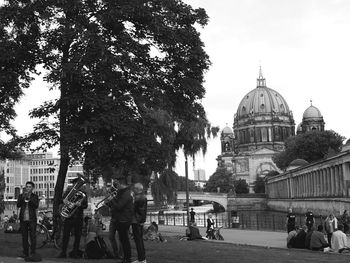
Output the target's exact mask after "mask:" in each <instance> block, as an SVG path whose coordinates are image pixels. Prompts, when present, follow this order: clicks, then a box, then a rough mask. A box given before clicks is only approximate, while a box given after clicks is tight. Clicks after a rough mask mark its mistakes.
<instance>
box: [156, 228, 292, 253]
mask: <svg viewBox="0 0 350 263" xmlns="http://www.w3.org/2000/svg"><path fill="white" fill-rule="evenodd" d="M159 230H160V231H161V233H162V234H163V233H164V235H165V236H179V235H185V230H186V227H183V226H163V225H159ZM199 230H200V233H201V234H202V236H205V231H206V228H204V227H199ZM220 233H221V234H222V236H223V237H224V239H225V242H228V243H234V244H241V245H252V246H263V247H277V248H286V242H287V241H286V238H287V233H284V232H272V231H259V230H241V229H224V228H222V229H221V230H220Z"/></svg>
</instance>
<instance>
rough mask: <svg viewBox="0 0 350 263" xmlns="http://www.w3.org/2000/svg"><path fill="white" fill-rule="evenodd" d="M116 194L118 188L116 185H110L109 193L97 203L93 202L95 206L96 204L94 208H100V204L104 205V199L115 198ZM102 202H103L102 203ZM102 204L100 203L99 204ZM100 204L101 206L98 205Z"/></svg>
mask: <svg viewBox="0 0 350 263" xmlns="http://www.w3.org/2000/svg"><path fill="white" fill-rule="evenodd" d="M117 194H118V188H116V187H114V186H113V185H111V189H110V191H109V194H108V195H107V196H106V197H105V198H103V199H102V200H101V201H100V202H98V203H97V204H95V206H96V209H99V208H101V207H102V206H104V205H106V204H105V201H106V200H108V199H109V200H112V199H114V198H116V196H117ZM102 203H103V204H102ZM101 204H102V205H101ZM100 205H101V206H100Z"/></svg>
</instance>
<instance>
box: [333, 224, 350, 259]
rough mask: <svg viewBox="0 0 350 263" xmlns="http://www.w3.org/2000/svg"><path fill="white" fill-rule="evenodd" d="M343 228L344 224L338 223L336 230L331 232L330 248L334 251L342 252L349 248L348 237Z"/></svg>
mask: <svg viewBox="0 0 350 263" xmlns="http://www.w3.org/2000/svg"><path fill="white" fill-rule="evenodd" d="M343 230H344V226H343V225H341V224H339V225H338V230H337V231H335V232H333V235H332V239H331V244H332V250H333V251H335V252H339V253H342V252H343V251H345V250H347V251H349V250H350V248H349V247H348V239H347V238H346V234H345V233H344V232H343Z"/></svg>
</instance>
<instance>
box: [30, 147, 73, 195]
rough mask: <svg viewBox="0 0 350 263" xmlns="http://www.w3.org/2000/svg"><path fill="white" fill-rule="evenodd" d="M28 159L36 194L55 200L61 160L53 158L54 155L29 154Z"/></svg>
mask: <svg viewBox="0 0 350 263" xmlns="http://www.w3.org/2000/svg"><path fill="white" fill-rule="evenodd" d="M26 158H28V159H29V160H30V179H31V181H33V182H34V184H35V189H34V192H35V193H36V194H37V195H38V196H39V198H42V197H45V198H47V197H49V199H53V197H54V194H55V183H56V180H57V175H58V169H59V166H60V158H58V157H53V155H52V153H33V154H27V155H26ZM66 180H67V179H66Z"/></svg>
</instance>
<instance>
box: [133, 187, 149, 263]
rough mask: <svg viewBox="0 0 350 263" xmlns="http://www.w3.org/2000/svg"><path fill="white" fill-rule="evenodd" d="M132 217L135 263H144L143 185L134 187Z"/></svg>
mask: <svg viewBox="0 0 350 263" xmlns="http://www.w3.org/2000/svg"><path fill="white" fill-rule="evenodd" d="M133 192H134V216H133V221H132V233H133V235H134V241H135V245H136V250H137V260H138V261H137V262H139V263H146V253H145V246H144V244H143V224H144V223H145V221H146V215H147V198H146V197H145V195H144V193H143V185H142V184H140V183H136V184H135V185H134V189H133Z"/></svg>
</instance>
